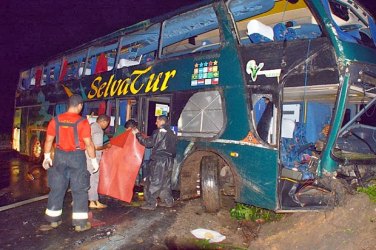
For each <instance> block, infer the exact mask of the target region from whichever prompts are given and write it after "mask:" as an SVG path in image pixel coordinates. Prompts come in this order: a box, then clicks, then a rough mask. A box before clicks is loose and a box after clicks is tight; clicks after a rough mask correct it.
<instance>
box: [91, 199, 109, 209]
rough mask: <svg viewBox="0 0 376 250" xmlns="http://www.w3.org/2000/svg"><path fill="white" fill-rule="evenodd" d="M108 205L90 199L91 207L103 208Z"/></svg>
mask: <svg viewBox="0 0 376 250" xmlns="http://www.w3.org/2000/svg"><path fill="white" fill-rule="evenodd" d="M106 207H107V205H105V204H102V203H100V202H99V201H90V204H89V208H94V209H102V208H106Z"/></svg>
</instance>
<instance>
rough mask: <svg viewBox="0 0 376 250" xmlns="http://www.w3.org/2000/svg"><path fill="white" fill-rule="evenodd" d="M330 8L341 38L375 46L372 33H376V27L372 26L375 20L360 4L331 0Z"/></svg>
mask: <svg viewBox="0 0 376 250" xmlns="http://www.w3.org/2000/svg"><path fill="white" fill-rule="evenodd" d="M325 3H326V1H325ZM328 9H329V10H328V11H330V14H331V16H332V18H333V21H334V22H335V24H336V28H337V31H338V32H337V33H338V36H339V37H340V39H341V40H344V41H348V42H354V43H359V44H362V45H365V46H368V47H373V48H374V47H375V44H376V43H375V41H374V38H375V37H373V35H372V34H375V33H376V28H374V27H372V24H373V26H374V21H373V19H372V17H371V16H370V15H368V14H367V12H365V11H364V10H363V9H362V8H361V7H360V6H359V5H357V4H355V3H354V2H352V1H351V2H350V1H348V2H347V3H345V2H342V1H335V0H330V1H329V8H328Z"/></svg>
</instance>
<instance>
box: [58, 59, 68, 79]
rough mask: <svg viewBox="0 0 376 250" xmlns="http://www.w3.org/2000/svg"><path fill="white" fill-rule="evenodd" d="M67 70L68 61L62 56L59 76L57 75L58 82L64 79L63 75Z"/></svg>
mask: <svg viewBox="0 0 376 250" xmlns="http://www.w3.org/2000/svg"><path fill="white" fill-rule="evenodd" d="M67 71H68V61H67V60H66V59H65V58H64V59H63V65H62V68H61V73H60V77H59V82H61V81H63V80H64V78H65V76H66V75H67Z"/></svg>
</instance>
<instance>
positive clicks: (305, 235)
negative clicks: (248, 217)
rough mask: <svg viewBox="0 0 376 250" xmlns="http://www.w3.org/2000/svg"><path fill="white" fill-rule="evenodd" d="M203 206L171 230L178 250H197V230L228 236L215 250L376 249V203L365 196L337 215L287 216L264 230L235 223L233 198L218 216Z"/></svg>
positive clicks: (186, 211)
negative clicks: (188, 249)
mask: <svg viewBox="0 0 376 250" xmlns="http://www.w3.org/2000/svg"><path fill="white" fill-rule="evenodd" d="M199 203H200V200H199V199H196V200H191V201H188V202H186V204H185V206H184V207H183V208H182V210H180V211H179V214H178V215H177V218H176V221H175V223H174V224H173V225H172V226H170V228H169V230H168V232H167V238H168V239H169V240H170V241H172V242H174V243H176V244H174V245H175V246H177V247H176V249H184V247H183V246H191V245H192V242H193V241H192V235H191V233H190V231H191V230H193V229H196V228H206V229H211V230H215V231H217V232H220V233H221V234H223V235H225V236H226V239H225V240H224V241H223V242H221V244H219V245H217V247H213V249H214V248H217V249H236V248H240V249H273V250H274V249H276V250H277V249H315V250H316V249H328V250H329V249H330V250H332V249H343V250H346V249H349V250H350V249H352V250H358V249H359V250H368V249H369V250H371V249H376V203H372V202H371V201H370V200H369V198H368V197H367V196H366V195H364V194H356V195H349V196H348V197H347V199H346V203H345V204H344V205H343V206H341V207H336V208H335V209H333V210H329V211H324V212H308V213H294V214H286V215H284V217H283V218H282V219H281V220H280V221H277V222H270V223H266V224H263V225H259V224H257V223H253V222H249V221H248V222H246V221H243V222H240V221H237V220H235V219H233V218H231V217H230V213H229V210H230V209H231V208H232V207H233V202H232V201H231V199H227V200H226V201H225V203H224V208H223V209H222V210H221V211H219V212H218V213H216V214H207V213H204V212H203V210H202V208H201V207H200V205H199ZM194 244H196V246H197V245H198V244H197V242H196V243H194ZM179 246H180V247H179Z"/></svg>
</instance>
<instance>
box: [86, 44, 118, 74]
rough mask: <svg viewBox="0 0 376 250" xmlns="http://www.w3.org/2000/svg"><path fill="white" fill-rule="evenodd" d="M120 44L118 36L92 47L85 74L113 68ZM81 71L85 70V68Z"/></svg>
mask: <svg viewBox="0 0 376 250" xmlns="http://www.w3.org/2000/svg"><path fill="white" fill-rule="evenodd" d="M118 44H119V42H118V39H117V38H116V39H111V40H107V41H104V42H102V43H101V44H100V45H99V46H95V47H92V48H90V50H89V59H88V63H87V65H86V69H85V75H93V74H99V73H102V72H107V71H110V70H113V69H114V66H115V59H116V52H117V48H118ZM80 71H83V68H81V69H80Z"/></svg>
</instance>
